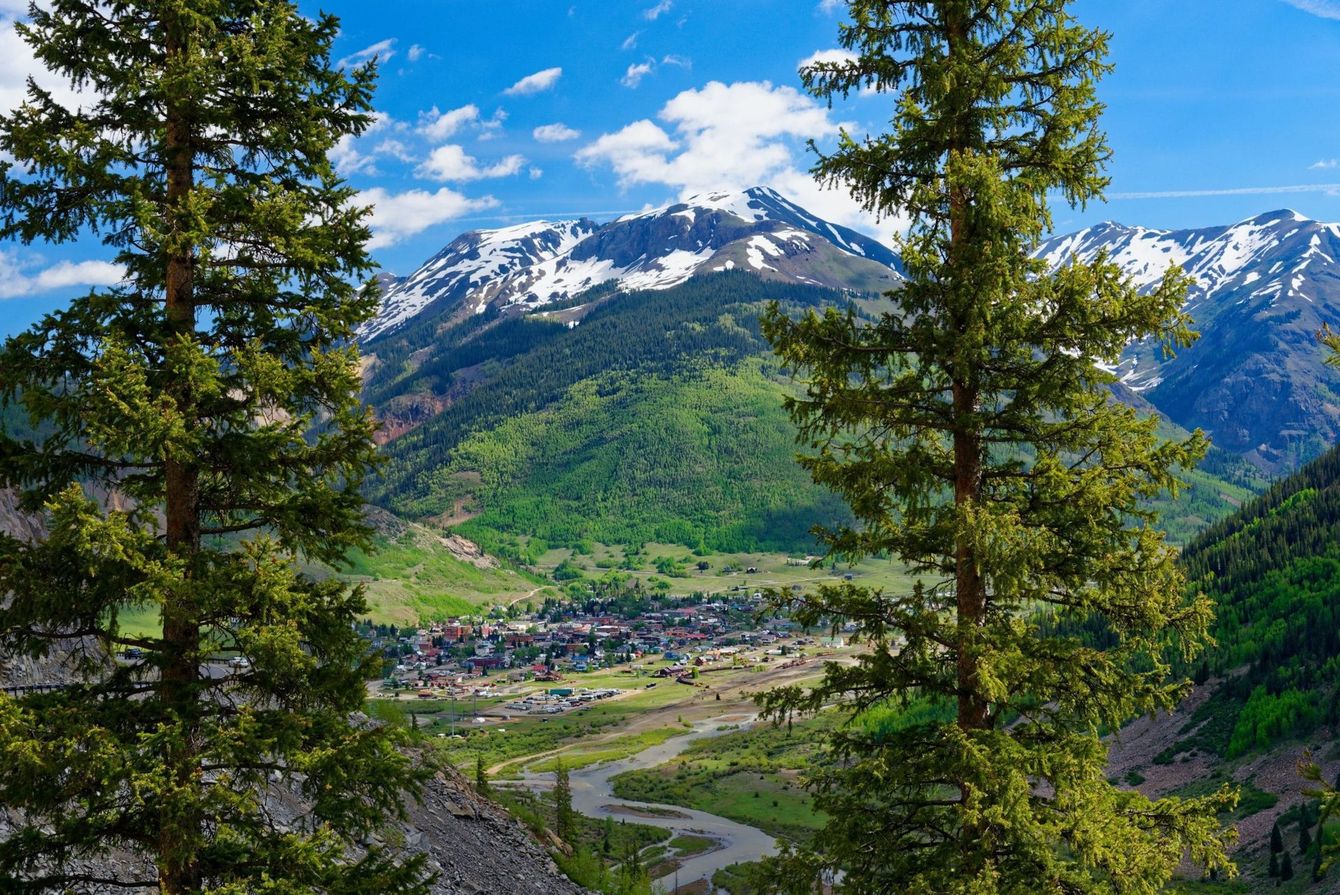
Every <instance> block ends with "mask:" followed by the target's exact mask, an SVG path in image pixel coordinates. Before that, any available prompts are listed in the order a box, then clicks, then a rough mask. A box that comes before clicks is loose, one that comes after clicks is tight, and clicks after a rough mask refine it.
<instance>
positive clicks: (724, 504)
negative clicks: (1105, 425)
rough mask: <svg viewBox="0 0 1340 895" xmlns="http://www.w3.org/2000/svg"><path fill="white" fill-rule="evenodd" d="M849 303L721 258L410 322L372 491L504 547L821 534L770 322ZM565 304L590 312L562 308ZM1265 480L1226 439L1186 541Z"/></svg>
mask: <svg viewBox="0 0 1340 895" xmlns="http://www.w3.org/2000/svg"><path fill="white" fill-rule="evenodd" d="M852 300H853V297H852V296H850V295H844V294H842V293H838V292H834V291H832V290H825V289H819V288H815V287H807V286H798V285H794V284H787V283H783V282H778V281H770V280H762V279H760V278H758V277H756V276H754V275H751V274H746V273H742V272H739V271H734V272H729V271H728V272H723V273H717V274H713V275H709V276H701V277H694V278H692V279H691V280H689V281H688V282H686V283H684V284H683V285H681V286H678V287H674V288H671V289H667V290H660V291H639V292H632V293H615V292H614V291H613V290H612V289H611V288H609V287H604V288H602V289H597V290H594V291H593V292H590V293H587V294H586V295H584V296H581V297H580V298H579V299H577V300H575V301H574V302H568V303H566V304H567V305H576V306H575V307H565V306H564V305H559V306H557V307H550V308H548V309H546V311H545V312H542V313H537V314H528V315H518V314H508V313H503V312H501V311H497V310H493V311H489V312H486V313H484V314H481V315H477V316H472V317H471V318H469V319H468V320H467V321H466V322H465V323H463V324H460V325H457V326H455V327H451V328H447V329H446V330H445V331H442V330H440V329H439V327H440V322H439V323H435V322H434V321H433V320H431V319H425V320H422V321H416V322H415V323H414V324H412V325H411V326H409V327H406V328H405V329H404V330H403V331H402V332H400V333H397V334H396V335H394V336H392V337H389V338H385V339H381V340H378V341H377V342H375V343H373V344H372V346H370V348H369V351H370V353H372V354H373V355H375V360H374V361H373V362H372V369H371V371H370V373H369V378H368V385H367V396H368V400H369V401H370V403H371V404H372V405H373V406H374V407H376V408H377V409H378V411H379V412H380V413H381V414H382V415H383V417H384V418H385V419H386V420H387V421H388V425H389V428H390V431H391V432H392V433H395V434H398V435H399V437H395V438H393V439H392V440H390V441H389V443H388V444H387V445H386V447H385V453H386V455H387V459H388V462H387V464H386V466H385V469H384V471H383V473H382V477H381V479H380V480H379V481H378V482H377V483H376V485H375V486H374V488H373V491H372V495H371V496H372V499H373V500H374V501H375V502H377V503H379V504H381V505H383V506H386V507H388V508H390V509H392V510H393V511H395V512H398V513H402V514H404V515H407V516H411V517H418V518H423V517H433V518H436V519H438V520H441V521H443V522H445V523H448V524H451V525H453V526H455V527H456V528H458V529H459V530H461V531H462V532H463V533H465V534H466V535H467V536H469V537H471V538H473V539H475V540H478V541H480V542H481V543H484V544H485V545H486V546H488V547H490V549H493V550H501V551H503V552H506V549H505V547H506V545H505V544H503V543H500V539H502V540H506V539H507V538H508V537H514V536H517V535H533V536H535V537H538V538H540V539H542V540H544V541H546V542H550V543H553V544H563V545H572V544H576V543H578V542H580V541H582V540H585V539H591V540H597V541H605V542H610V543H641V542H645V541H653V540H661V541H670V542H675V543H681V544H685V545H687V546H690V547H693V546H699V545H702V546H706V547H708V548H711V549H719V550H728V551H735V550H753V549H769V550H778V551H783V550H806V549H808V548H811V547H812V546H813V542H812V540H811V538H810V535H809V533H808V532H809V529H810V527H811V526H812V525H814V524H815V523H824V524H827V523H832V522H837V521H844V520H846V519H847V518H848V516H847V510H846V508H845V507H844V506H843V505H842V503H841V502H840V501H839V500H837V499H836V498H835V497H834V496H833V495H831V494H830V493H828V492H827V491H825V490H823V489H820V488H817V487H816V486H814V485H813V484H812V483H811V482H810V480H809V477H808V475H807V474H806V473H805V472H804V471H803V470H802V469H801V468H800V467H799V466H798V465H797V464H796V463H795V462H794V456H795V454H796V451H797V449H798V448H797V445H796V443H795V428H794V426H793V425H792V424H791V422H790V420H789V418H788V416H787V414H786V412H785V410H784V409H783V401H784V400H785V398H786V396H787V395H788V394H789V393H792V390H793V389H794V388H795V385H794V384H793V383H792V381H791V379H790V377H789V376H788V375H786V374H785V372H784V371H783V370H781V369H780V368H779V366H778V365H777V363H776V361H775V360H774V359H773V358H772V354H771V350H770V348H769V346H768V345H767V343H766V341H765V340H764V339H763V337H762V335H761V333H760V331H759V322H758V318H759V314H760V313H761V312H762V310H763V309H764V308H765V307H766V305H767V303H768V302H771V301H778V302H781V303H782V304H783V305H785V306H786V307H788V308H789V309H791V310H793V311H796V312H800V311H802V310H804V309H806V308H817V307H824V306H828V305H843V304H846V303H848V302H850V301H852ZM857 303H858V305H860V306H862V307H864V308H866V309H867V310H869V309H873V308H877V307H879V303H878V302H877V301H875V300H873V299H870V298H860V299H857ZM571 312H575V313H576V314H577V316H575V317H568V318H566V319H568V320H571V321H572V322H576V321H578V320H579V321H580V324H579V325H575V326H573V325H569V324H568V323H564V322H562V320H563V319H565V317H564V315H565V314H569V313H571ZM1175 431H1176V429H1175V427H1169V433H1170V434H1175ZM1257 481H1258V479H1257V476H1256V475H1255V473H1254V471H1253V470H1252V468H1251V467H1250V466H1248V465H1246V464H1245V463H1243V462H1241V461H1239V460H1237V459H1236V458H1233V457H1231V456H1228V455H1224V454H1219V453H1215V454H1213V455H1212V457H1211V459H1210V461H1209V462H1208V463H1207V465H1206V467H1205V468H1204V469H1203V470H1200V471H1197V472H1195V473H1193V475H1192V486H1191V488H1190V489H1189V490H1188V492H1186V493H1184V494H1183V495H1182V497H1181V498H1180V499H1179V500H1178V501H1177V502H1175V503H1171V502H1170V503H1167V504H1165V506H1164V509H1165V511H1166V515H1167V524H1168V527H1169V529H1170V531H1171V532H1172V533H1173V535H1174V536H1175V537H1176V538H1179V539H1185V538H1186V537H1189V536H1190V534H1192V533H1193V532H1194V531H1196V530H1198V529H1199V528H1200V527H1201V526H1203V525H1204V524H1205V523H1206V522H1208V521H1210V520H1213V519H1217V518H1219V517H1221V516H1223V515H1224V514H1226V513H1228V512H1231V511H1232V510H1233V509H1235V508H1236V506H1238V505H1240V503H1241V502H1242V501H1243V500H1245V499H1247V498H1248V497H1249V496H1250V495H1251V494H1252V493H1253V491H1252V489H1253V488H1254V487H1255V486H1256V484H1257Z"/></svg>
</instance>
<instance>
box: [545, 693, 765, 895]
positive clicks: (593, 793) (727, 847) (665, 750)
mask: <svg viewBox="0 0 1340 895" xmlns="http://www.w3.org/2000/svg"><path fill="white" fill-rule="evenodd" d="M753 720H754V719H752V718H750V719H747V720H746V721H745V725H747V724H750V723H753ZM738 722H739V716H732V717H728V718H711V719H708V720H706V721H700V722H698V723H697V724H695V725H694V726H693V728H692V729H691V730H688V731H686V732H685V733H683V734H681V735H680V736H676V737H671V738H670V739H668V740H666V741H665V742H663V743H659V744H657V745H655V746H651V747H650V748H647V749H644V750H643V751H641V752H639V753H637V754H636V755H633V756H630V757H628V758H624V759H620V760H618V761H611V762H606V763H604V764H596V765H590V766H589V767H585V768H581V769H579V770H575V771H570V772H569V773H568V779H569V782H570V784H571V787H572V807H573V809H574V810H576V811H577V812H578V813H580V814H585V815H586V816H588V817H594V818H597V819H600V820H603V819H604V818H606V817H612V818H614V819H615V820H629V821H636V822H637V823H640V824H646V825H648V826H652V827H661V828H663V829H667V830H670V831H671V832H672V833H673V834H674V835H675V836H680V835H698V836H708V837H710V838H712V839H715V840H716V841H717V843H718V844H719V846H720V847H719V848H717V849H715V850H713V851H710V852H707V853H705V854H701V855H697V856H695V857H691V858H686V859H684V861H683V863H682V864H681V865H680V867H679V870H678V873H677V874H676V873H671V874H668V875H667V876H665V877H662V878H661V879H658V880H656V881H655V882H656V883H657V884H658V885H660V886H661V887H662V888H663V889H665V890H666V891H672V890H673V886H674V885H675V882H676V878H678V882H679V885H681V886H687V885H689V884H690V883H693V882H695V881H697V880H700V879H706V880H707V881H708V882H709V884H710V882H711V879H712V875H713V874H714V873H716V872H717V871H718V870H720V869H721V868H723V867H726V866H728V865H730V864H739V863H743V862H746V861H757V860H759V859H760V858H763V857H766V856H768V855H771V854H774V853H775V852H776V851H777V842H776V839H775V838H774V837H773V836H772V835H771V834H768V833H765V832H763V831H762V830H760V829H758V828H756V827H751V826H748V825H746V824H742V823H739V822H737V821H733V820H728V819H726V818H724V817H719V816H717V815H715V814H708V813H707V812H705V811H695V810H694V809H692V808H684V807H682V806H680V805H660V804H656V803H654V802H633V801H628V800H626V799H620V798H618V797H616V796H615V795H614V789H613V786H612V785H611V783H610V781H611V780H612V779H613V778H614V777H616V776H618V775H619V774H622V773H624V772H625V771H639V770H646V769H650V768H654V767H658V766H659V765H662V764H665V763H666V762H667V761H669V760H670V759H672V758H674V757H675V756H677V755H679V754H680V753H681V752H683V751H684V750H685V749H687V748H688V747H689V746H690V745H692V744H693V743H695V742H697V741H698V740H702V739H708V738H710V737H715V736H720V735H721V734H723V733H729V732H731V731H734V730H738V729H740V727H741V726H744V725H740V724H739V723H738ZM723 727H725V728H726V729H722V728H723ZM521 782H522V784H523V785H525V786H527V787H530V788H532V789H537V790H545V791H547V790H549V789H552V788H553V785H554V775H553V774H552V773H544V774H525V775H523V776H522V778H521ZM708 891H709V892H711V891H714V890H712V889H709V890H708Z"/></svg>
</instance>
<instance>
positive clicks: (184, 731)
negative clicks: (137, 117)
mask: <svg viewBox="0 0 1340 895" xmlns="http://www.w3.org/2000/svg"><path fill="white" fill-rule="evenodd" d="M179 30H180V26H179V24H178V23H175V22H169V23H168V27H167V29H166V32H167V41H166V47H165V48H166V53H167V58H168V65H169V67H172V66H173V64H174V60H183V61H184V57H185V56H186V55H187V53H188V52H189V49H188V47H187V46H186V43H185V41H184V40H183V39H182V35H181V34H180V33H179ZM177 64H181V62H180V61H179V62H178V63H177ZM184 106H185V103H183V102H182V101H181V100H180V98H177V101H176V102H173V101H169V103H168V105H167V110H166V112H167V119H166V121H165V144H164V148H165V150H166V156H167V160H168V167H167V201H166V213H167V215H168V216H169V218H170V223H169V226H168V232H169V234H170V237H169V238H170V243H169V255H168V258H167V276H166V288H165V301H166V315H167V324H168V331H169V338H170V340H171V343H177V342H179V341H181V340H183V339H185V338H191V337H193V336H194V333H195V322H196V320H195V303H194V296H193V294H192V291H193V285H194V284H193V275H194V270H193V258H192V254H191V252H190V250H189V249H184V248H183V240H182V238H181V223H180V221H181V214H180V210H181V208H182V206H183V205H184V203H185V202H186V200H187V198H188V197H189V195H190V193H191V190H192V187H193V185H194V158H193V150H192V146H191V122H190V120H189V115H188V113H187V111H186V109H185V108H184ZM169 350H171V348H169ZM169 382H170V385H169V390H170V391H169V393H170V395H171V397H172V399H173V403H174V404H175V406H176V411H177V413H178V414H180V415H181V416H182V417H183V418H184V419H185V420H186V424H187V426H188V427H189V426H191V425H192V424H193V423H194V416H195V398H194V396H193V395H192V394H191V389H190V385H189V382H188V380H187V377H185V376H180V375H173V371H171V366H170V362H169ZM164 464H165V469H164V472H165V492H166V493H165V514H166V531H165V536H166V540H167V547H168V550H169V551H170V552H171V553H173V554H174V555H175V556H176V557H177V558H179V559H180V560H182V561H183V562H184V563H186V565H187V571H186V572H185V573H184V577H185V578H186V579H187V580H189V578H190V577H191V571H190V568H189V567H190V564H191V563H192V562H193V561H194V558H195V554H196V553H198V551H199V548H200V505H199V494H200V483H199V477H200V476H199V470H198V469H197V468H196V466H195V465H194V462H193V459H192V458H183V457H174V456H168V457H165V458H164ZM163 640H164V648H165V652H166V655H165V657H164V664H163V669H162V678H161V687H162V695H163V698H164V701H165V702H166V704H167V705H168V706H169V707H170V710H171V711H172V712H173V713H174V714H175V715H176V720H177V722H178V723H179V724H180V725H181V736H180V738H179V739H178V740H177V741H175V742H171V743H170V744H169V745H168V747H167V754H166V755H164V762H165V768H166V771H167V773H168V774H169V776H170V777H171V779H172V783H171V785H172V787H173V790H174V793H173V795H172V797H171V799H170V804H169V805H167V806H164V808H165V810H164V811H163V813H162V814H161V815H160V819H159V868H158V874H159V890H160V891H161V892H162V893H163V895H180V893H185V892H190V891H193V890H195V889H197V888H199V885H200V870H199V859H198V855H197V854H196V848H195V843H196V842H197V841H198V837H199V834H200V822H201V818H200V817H199V811H198V809H197V808H196V807H195V806H196V804H197V800H196V799H194V798H192V797H191V796H190V791H191V790H192V789H194V788H196V787H197V786H198V785H199V781H198V775H199V762H198V760H197V752H198V749H199V731H198V730H197V725H196V723H195V720H194V719H195V717H196V706H195V701H196V698H197V695H196V683H197V679H198V677H199V674H200V624H199V620H198V614H197V613H196V612H195V607H194V606H193V600H192V597H191V595H190V593H189V592H188V591H187V589H186V588H183V589H182V590H181V591H180V592H178V593H175V594H172V595H170V596H169V597H168V599H167V600H166V601H165V603H164V606H163Z"/></svg>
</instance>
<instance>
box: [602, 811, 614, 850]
mask: <svg viewBox="0 0 1340 895" xmlns="http://www.w3.org/2000/svg"><path fill="white" fill-rule="evenodd" d="M600 853H601V854H603V855H605V856H606V857H608V856H609V855H611V854H613V853H614V818H612V817H606V818H605V828H604V832H603V834H602V835H601V837H600Z"/></svg>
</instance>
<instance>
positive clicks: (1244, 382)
mask: <svg viewBox="0 0 1340 895" xmlns="http://www.w3.org/2000/svg"><path fill="white" fill-rule="evenodd" d="M1099 252H1106V253H1107V255H1108V257H1109V258H1110V259H1111V260H1112V261H1114V262H1116V263H1117V264H1119V265H1120V266H1121V267H1122V268H1123V269H1124V270H1126V271H1127V272H1128V273H1129V274H1130V276H1131V277H1132V278H1133V279H1134V281H1135V283H1136V284H1137V285H1138V286H1140V287H1141V288H1143V289H1150V288H1153V287H1154V286H1155V285H1156V284H1157V283H1158V281H1159V280H1160V279H1161V278H1162V276H1163V274H1164V272H1165V271H1166V270H1167V269H1168V267H1169V266H1170V265H1177V266H1180V267H1181V268H1182V269H1183V270H1184V271H1186V272H1187V273H1188V274H1190V275H1191V276H1192V278H1193V279H1194V280H1195V285H1194V286H1193V287H1192V289H1191V292H1190V294H1189V296H1188V299H1187V304H1186V309H1187V311H1188V312H1189V313H1190V314H1191V316H1192V318H1193V320H1194V321H1195V324H1194V326H1195V328H1196V329H1197V330H1198V331H1199V332H1200V334H1201V338H1200V341H1199V342H1197V343H1196V344H1195V345H1193V346H1192V347H1190V348H1188V349H1185V350H1183V351H1182V352H1180V353H1179V354H1178V355H1177V356H1176V357H1174V358H1171V359H1170V358H1166V357H1164V356H1163V353H1162V351H1161V350H1159V348H1158V346H1155V345H1152V344H1149V343H1148V342H1144V343H1137V344H1135V345H1132V346H1131V347H1130V348H1128V349H1127V351H1126V352H1125V354H1124V355H1123V357H1122V360H1121V363H1120V364H1119V365H1118V367H1117V368H1116V370H1115V372H1116V373H1117V374H1118V375H1119V376H1120V377H1121V379H1122V381H1123V382H1124V383H1125V384H1126V385H1127V386H1129V387H1130V388H1131V389H1133V390H1135V391H1137V392H1140V393H1141V394H1142V396H1143V397H1144V398H1146V399H1147V400H1148V401H1149V402H1150V403H1152V404H1153V405H1154V406H1155V407H1157V408H1158V409H1159V410H1161V411H1163V413H1165V414H1167V415H1168V416H1169V417H1171V418H1172V419H1173V420H1174V421H1175V422H1177V423H1179V424H1181V425H1183V426H1186V427H1188V428H1193V427H1201V428H1203V429H1205V431H1206V432H1207V433H1209V434H1210V435H1211V437H1212V438H1213V439H1214V442H1215V443H1216V444H1217V445H1218V446H1220V447H1223V448H1226V449H1228V450H1231V451H1233V452H1235V453H1239V454H1243V455H1245V456H1247V457H1248V458H1250V459H1252V460H1253V461H1255V462H1257V463H1259V464H1261V465H1262V466H1265V467H1267V468H1288V467H1291V466H1293V465H1295V464H1296V463H1297V462H1299V460H1301V459H1303V458H1305V457H1308V456H1311V455H1313V454H1315V453H1317V452H1318V450H1319V449H1320V447H1321V446H1323V445H1329V444H1333V443H1334V442H1335V441H1336V440H1337V437H1340V397H1337V396H1340V377H1337V375H1336V374H1335V373H1334V371H1332V370H1331V369H1329V368H1327V367H1326V366H1324V364H1323V360H1324V357H1325V354H1324V351H1323V350H1322V348H1321V346H1319V345H1318V344H1317V340H1316V333H1317V331H1318V330H1319V329H1321V327H1322V326H1323V325H1325V324H1329V325H1331V326H1332V327H1335V326H1336V325H1337V324H1338V323H1340V261H1338V260H1337V259H1340V225H1337V224H1325V223H1320V222H1317V221H1313V220H1309V219H1307V218H1305V217H1303V216H1302V215H1300V214H1298V213H1296V212H1293V211H1274V212H1269V213H1267V214H1263V215H1259V216H1257V217H1254V218H1251V219H1249V220H1246V221H1242V222H1241V223H1238V224H1234V225H1232V226H1228V227H1209V228H1205V229H1199V230H1152V229H1147V228H1144V227H1127V226H1122V225H1120V224H1113V223H1105V224H1100V225H1098V226H1095V227H1090V228H1089V229H1087V230H1082V231H1080V232H1078V233H1074V234H1070V235H1068V236H1061V237H1057V238H1055V239H1052V240H1049V241H1048V242H1047V243H1045V244H1044V245H1043V246H1042V247H1041V249H1040V251H1039V254H1040V256H1041V257H1043V258H1045V259H1046V260H1048V261H1049V262H1051V263H1052V265H1053V266H1055V265H1059V264H1062V263H1065V261H1066V260H1067V259H1069V258H1071V257H1077V258H1079V259H1081V260H1086V261H1087V260H1090V259H1092V258H1094V257H1096V256H1097V255H1098V253H1099Z"/></svg>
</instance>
